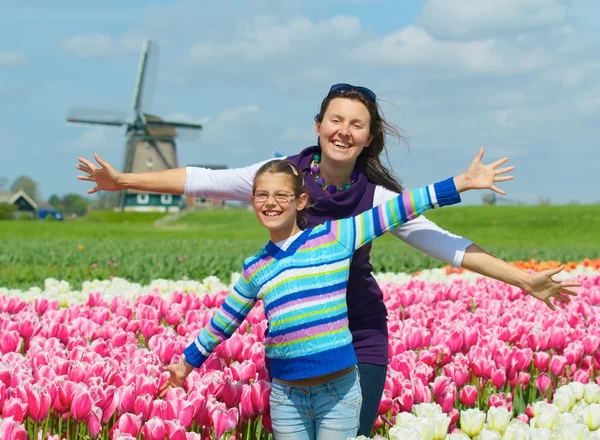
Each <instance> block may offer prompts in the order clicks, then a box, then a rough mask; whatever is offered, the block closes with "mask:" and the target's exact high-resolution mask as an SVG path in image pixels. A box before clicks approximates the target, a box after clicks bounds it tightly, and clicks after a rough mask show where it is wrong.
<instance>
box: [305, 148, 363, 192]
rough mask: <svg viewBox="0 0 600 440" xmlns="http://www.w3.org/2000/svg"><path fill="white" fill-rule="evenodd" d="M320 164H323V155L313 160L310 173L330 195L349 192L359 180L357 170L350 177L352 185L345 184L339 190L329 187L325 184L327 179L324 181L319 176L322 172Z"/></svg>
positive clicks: (316, 155)
mask: <svg viewBox="0 0 600 440" xmlns="http://www.w3.org/2000/svg"><path fill="white" fill-rule="evenodd" d="M320 162H321V155H320V154H315V155H314V156H313V160H312V162H311V164H310V173H311V174H312V175H313V176H314V178H315V182H316V183H317V185H319V186H320V187H321V188H323V189H324V190H325V191H327V192H328V193H329V194H335V193H336V192H338V191H345V190H347V189H348V188H350V186H351V185H352V184H353V183H354V182H356V180H357V179H358V173H357V172H356V170H355V171H353V172H352V174H351V175H350V183H346V184H344V185H343V186H342V187H340V188H338V187H337V186H335V185H327V184H326V183H325V179H323V178H322V177H321V176H320V175H319V173H320V172H321V169H320V168H319V163H320Z"/></svg>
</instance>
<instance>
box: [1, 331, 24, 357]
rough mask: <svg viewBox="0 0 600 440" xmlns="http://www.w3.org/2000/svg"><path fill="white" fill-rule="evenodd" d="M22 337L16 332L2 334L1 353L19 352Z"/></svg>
mask: <svg viewBox="0 0 600 440" xmlns="http://www.w3.org/2000/svg"><path fill="white" fill-rule="evenodd" d="M20 342H21V337H20V336H19V333H17V332H16V331H9V332H3V333H2V334H0V353H3V354H6V353H10V352H16V351H18V350H19V346H20V345H21V344H20Z"/></svg>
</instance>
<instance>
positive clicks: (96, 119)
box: [67, 108, 127, 127]
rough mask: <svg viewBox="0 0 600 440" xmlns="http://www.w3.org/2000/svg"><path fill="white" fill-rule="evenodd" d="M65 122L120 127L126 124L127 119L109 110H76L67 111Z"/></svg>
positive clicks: (121, 114)
mask: <svg viewBox="0 0 600 440" xmlns="http://www.w3.org/2000/svg"><path fill="white" fill-rule="evenodd" d="M67 122H71V123H75V124H92V125H109V126H112V127H120V126H122V125H126V124H127V118H126V116H125V115H124V114H123V113H120V112H113V111H110V110H96V109H83V108H76V109H72V110H69V113H68V114H67Z"/></svg>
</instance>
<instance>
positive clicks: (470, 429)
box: [460, 408, 486, 437]
mask: <svg viewBox="0 0 600 440" xmlns="http://www.w3.org/2000/svg"><path fill="white" fill-rule="evenodd" d="M485 417H486V415H485V413H484V412H483V411H481V410H478V409H476V408H473V409H468V410H466V411H461V412H460V430H461V431H462V432H464V433H465V434H467V435H468V436H469V437H475V436H477V435H479V433H480V432H481V430H482V429H483V424H484V423H485Z"/></svg>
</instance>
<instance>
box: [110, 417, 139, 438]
mask: <svg viewBox="0 0 600 440" xmlns="http://www.w3.org/2000/svg"><path fill="white" fill-rule="evenodd" d="M141 428H142V417H141V416H136V415H135V414H131V413H125V414H123V415H122V416H121V417H119V419H118V420H117V423H115V425H114V426H113V428H112V429H118V430H119V431H120V432H121V433H125V434H129V435H131V436H133V437H137V436H138V435H139V433H140V430H141Z"/></svg>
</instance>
